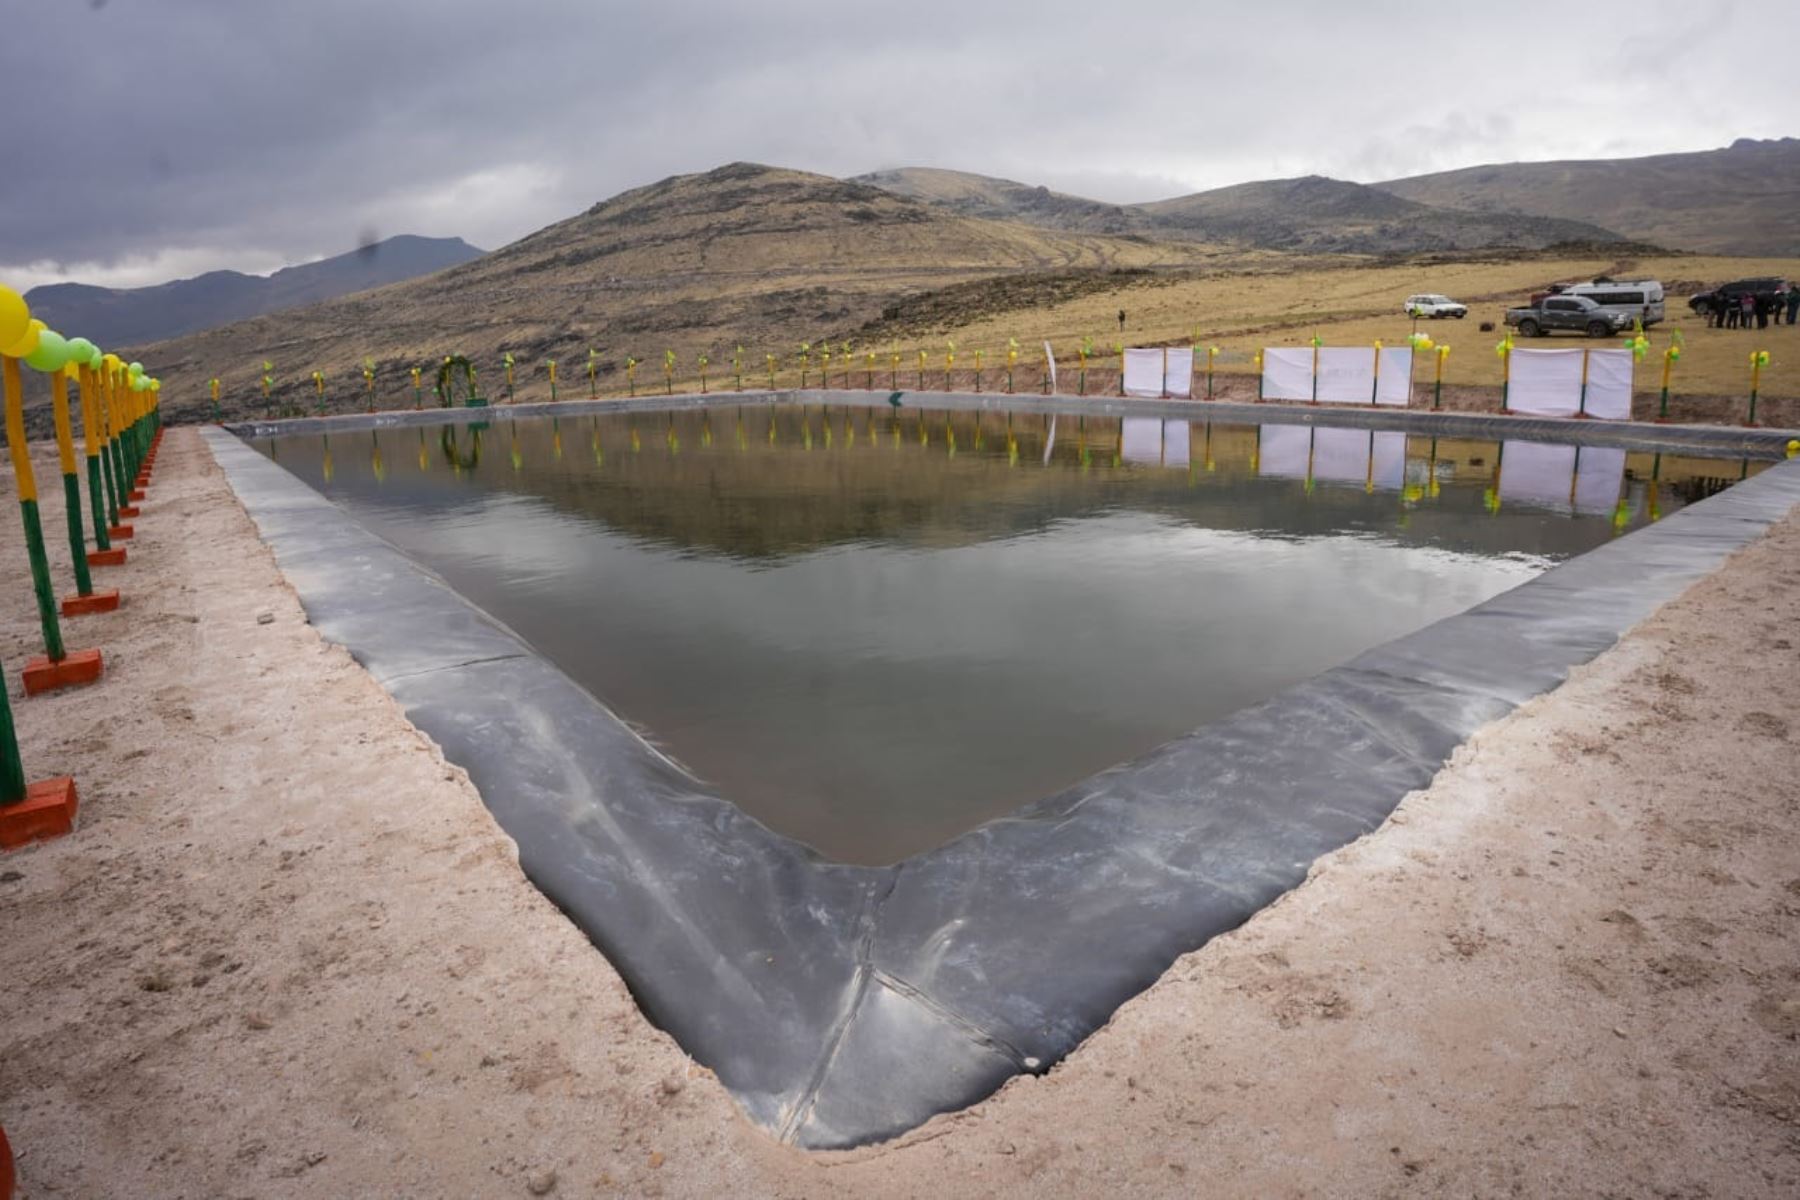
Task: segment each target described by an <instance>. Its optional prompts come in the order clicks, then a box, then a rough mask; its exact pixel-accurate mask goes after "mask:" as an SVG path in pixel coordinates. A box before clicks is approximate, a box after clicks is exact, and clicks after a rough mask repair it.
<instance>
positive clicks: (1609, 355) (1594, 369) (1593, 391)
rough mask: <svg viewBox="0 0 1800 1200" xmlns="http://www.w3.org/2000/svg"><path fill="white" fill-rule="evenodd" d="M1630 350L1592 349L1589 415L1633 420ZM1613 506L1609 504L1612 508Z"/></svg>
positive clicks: (1615, 419) (1606, 419)
mask: <svg viewBox="0 0 1800 1200" xmlns="http://www.w3.org/2000/svg"><path fill="white" fill-rule="evenodd" d="M1632 362H1633V359H1632V355H1631V351H1629V350H1589V351H1588V383H1587V409H1586V411H1587V415H1588V416H1590V417H1598V418H1599V419H1601V420H1602V421H1629V420H1631V367H1632ZM1611 510H1612V506H1611V505H1608V506H1607V511H1609V512H1610V511H1611Z"/></svg>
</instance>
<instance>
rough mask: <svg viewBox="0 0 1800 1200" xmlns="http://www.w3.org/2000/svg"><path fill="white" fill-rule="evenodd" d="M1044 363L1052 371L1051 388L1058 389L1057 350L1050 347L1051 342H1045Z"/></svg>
mask: <svg viewBox="0 0 1800 1200" xmlns="http://www.w3.org/2000/svg"><path fill="white" fill-rule="evenodd" d="M1044 364H1045V366H1046V368H1047V369H1048V370H1049V372H1050V390H1051V391H1052V392H1054V391H1055V390H1056V352H1055V351H1054V350H1052V349H1050V343H1049V342H1045V343H1044Z"/></svg>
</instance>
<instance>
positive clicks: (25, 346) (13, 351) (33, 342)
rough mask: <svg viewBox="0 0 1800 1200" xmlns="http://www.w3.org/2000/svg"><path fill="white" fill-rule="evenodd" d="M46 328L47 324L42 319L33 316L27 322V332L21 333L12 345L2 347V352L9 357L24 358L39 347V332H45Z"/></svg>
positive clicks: (0, 352)
mask: <svg viewBox="0 0 1800 1200" xmlns="http://www.w3.org/2000/svg"><path fill="white" fill-rule="evenodd" d="M46 328H47V326H45V324H44V323H43V322H42V321H40V320H38V319H37V318H36V317H32V318H31V319H30V320H29V321H28V322H27V323H26V326H25V332H24V333H22V334H20V335H19V338H18V340H17V341H15V342H14V343H13V344H12V345H10V346H6V347H4V348H0V354H4V355H5V356H6V357H8V358H24V357H25V356H26V355H27V354H30V353H31V352H32V351H33V350H36V349H37V344H38V334H40V333H42V332H44V330H45V329H46Z"/></svg>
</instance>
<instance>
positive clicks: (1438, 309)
mask: <svg viewBox="0 0 1800 1200" xmlns="http://www.w3.org/2000/svg"><path fill="white" fill-rule="evenodd" d="M1406 315H1407V316H1409V317H1432V318H1437V317H1455V318H1456V319H1457V320H1459V321H1460V320H1461V319H1462V318H1464V317H1466V316H1468V315H1469V306H1468V305H1466V304H1458V303H1457V302H1456V301H1454V300H1452V299H1451V298H1450V297H1448V296H1439V295H1437V294H1436V293H1425V294H1420V295H1417V296H1408V297H1407V298H1406Z"/></svg>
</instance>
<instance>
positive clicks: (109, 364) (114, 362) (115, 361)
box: [100, 354, 122, 371]
mask: <svg viewBox="0 0 1800 1200" xmlns="http://www.w3.org/2000/svg"><path fill="white" fill-rule="evenodd" d="M100 361H101V362H103V363H105V364H106V369H107V370H109V371H116V370H118V369H119V364H120V362H121V361H122V360H121V359H120V358H119V356H118V355H116V354H108V355H107V356H106V357H104V358H102V359H101V360H100Z"/></svg>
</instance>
